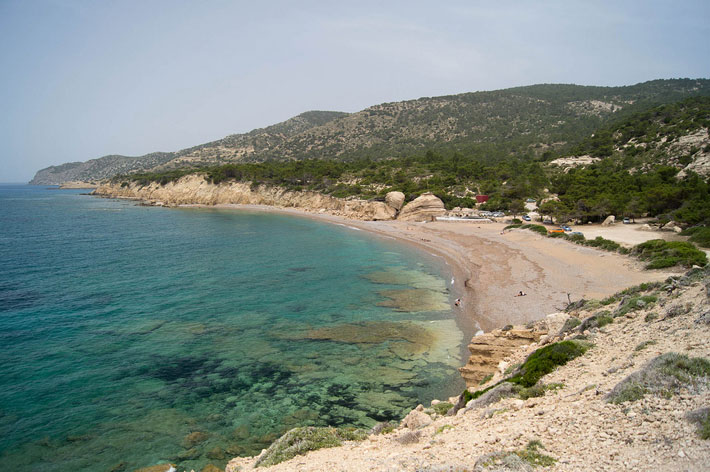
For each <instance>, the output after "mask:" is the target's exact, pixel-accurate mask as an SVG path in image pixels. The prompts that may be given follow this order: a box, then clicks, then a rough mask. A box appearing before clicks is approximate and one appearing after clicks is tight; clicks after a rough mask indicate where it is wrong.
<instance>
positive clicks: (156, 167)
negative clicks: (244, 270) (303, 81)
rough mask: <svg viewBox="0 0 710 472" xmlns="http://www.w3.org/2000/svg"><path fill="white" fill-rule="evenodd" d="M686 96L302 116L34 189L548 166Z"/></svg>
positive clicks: (528, 97)
mask: <svg viewBox="0 0 710 472" xmlns="http://www.w3.org/2000/svg"><path fill="white" fill-rule="evenodd" d="M693 96H710V80H707V79H697V80H696V79H673V80H656V81H651V82H645V83H642V84H637V85H633V86H624V87H591V86H578V85H559V84H558V85H554V84H543V85H533V86H527V87H517V88H511V89H506V90H498V91H492V92H475V93H464V94H459V95H449V96H442V97H432V98H429V97H425V98H419V99H416V100H408V101H402V102H393V103H383V104H380V105H375V106H372V107H369V108H366V109H365V110H362V111H360V112H357V113H352V114H347V113H340V112H308V113H304V114H301V115H299V116H297V117H294V118H292V119H290V120H287V121H285V122H283V123H280V124H277V125H273V126H270V127H267V128H263V129H257V130H254V131H251V132H249V133H245V134H235V135H230V136H227V137H226V138H224V139H221V140H218V141H213V142H210V143H205V144H202V145H199V146H195V147H192V148H188V149H184V150H182V151H178V152H175V153H159V154H160V156H162V157H161V159H159V160H156V159H147V158H148V156H153V155H154V154H158V153H154V154H153V155H147V156H142V157H137V158H125V157H123V156H107V157H104V158H100V159H95V160H92V161H88V162H87V163H83V164H82V165H80V166H78V167H76V168H75V169H74V170H73V171H72V172H68V173H67V172H63V173H61V174H58V173H57V172H55V171H56V168H48V169H43V170H41V171H40V172H38V175H37V176H36V177H35V179H34V180H33V183H50V181H53V182H51V183H58V182H56V181H57V180H61V179H65V180H87V179H101V178H105V177H106V176H108V175H110V174H111V172H113V173H114V175H115V174H119V173H125V172H126V170H125V169H119V168H118V167H119V166H118V164H119V163H120V162H121V159H131V160H132V161H131V162H135V163H134V164H132V166H131V169H130V170H129V172H145V171H165V170H171V169H179V168H183V167H202V166H208V165H215V164H224V163H237V162H264V161H271V160H278V161H286V160H303V159H334V160H357V159H362V158H369V159H373V160H381V159H390V158H399V157H407V156H412V155H419V154H423V153H424V152H426V151H427V150H432V151H435V152H438V153H441V154H442V155H446V156H450V155H453V154H454V153H455V152H458V153H461V154H462V155H465V156H466V157H467V159H475V160H477V161H479V162H481V163H484V162H485V163H493V162H498V161H503V160H508V159H509V158H516V159H521V160H529V159H534V158H539V157H544V158H545V159H547V158H549V157H550V156H552V155H559V154H562V153H566V152H569V151H571V150H572V149H574V148H575V146H577V145H578V144H579V143H580V142H581V141H582V140H584V139H585V138H588V137H589V136H590V135H591V134H592V133H593V132H594V131H595V130H597V129H599V128H600V127H602V126H605V125H608V124H609V123H613V122H616V121H619V120H622V119H624V118H626V117H628V116H631V115H633V114H634V113H638V112H642V111H646V110H648V109H650V108H651V107H653V106H656V105H659V104H667V103H675V102H677V101H679V100H682V99H684V98H688V97H693ZM114 164H116V165H115V166H114ZM113 167H115V169H112V168H113ZM124 167H125V166H124ZM72 175H73V176H74V177H72ZM78 176H81V179H80V178H78ZM70 177H72V178H70Z"/></svg>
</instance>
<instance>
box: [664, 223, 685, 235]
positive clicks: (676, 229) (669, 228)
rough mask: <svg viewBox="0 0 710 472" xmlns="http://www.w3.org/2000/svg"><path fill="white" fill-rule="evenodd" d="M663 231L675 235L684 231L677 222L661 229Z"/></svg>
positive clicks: (667, 224)
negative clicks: (671, 232)
mask: <svg viewBox="0 0 710 472" xmlns="http://www.w3.org/2000/svg"><path fill="white" fill-rule="evenodd" d="M661 231H673V232H675V233H680V232H681V231H683V230H682V229H681V227H680V226H678V223H676V222H675V221H669V222H668V223H666V224H665V225H663V226H662V227H661Z"/></svg>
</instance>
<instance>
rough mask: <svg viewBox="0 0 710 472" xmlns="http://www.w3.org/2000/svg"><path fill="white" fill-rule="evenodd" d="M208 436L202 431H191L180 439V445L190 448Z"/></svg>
mask: <svg viewBox="0 0 710 472" xmlns="http://www.w3.org/2000/svg"><path fill="white" fill-rule="evenodd" d="M208 437H209V435H208V434H207V433H203V432H202V431H195V432H192V433H190V434H188V435H187V436H185V439H183V440H182V447H184V448H185V449H190V448H192V447H195V446H197V445H198V444H200V443H203V442H205V441H206V440H207V438H208Z"/></svg>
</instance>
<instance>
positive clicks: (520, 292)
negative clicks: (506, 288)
mask: <svg viewBox="0 0 710 472" xmlns="http://www.w3.org/2000/svg"><path fill="white" fill-rule="evenodd" d="M525 295H527V293H525V292H523V291H522V290H521V291H519V292H518V294H517V295H516V297H524V296H525Z"/></svg>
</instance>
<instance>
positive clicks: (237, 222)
mask: <svg viewBox="0 0 710 472" xmlns="http://www.w3.org/2000/svg"><path fill="white" fill-rule="evenodd" d="M84 192H86V191H85V190H59V189H57V188H54V187H44V186H28V185H11V184H2V185H0V346H1V347H0V466H1V467H0V468H1V469H2V470H13V471H43V472H55V471H56V472H64V471H67V472H68V471H72V472H76V471H107V472H108V471H112V472H120V471H132V470H134V469H136V468H139V467H147V466H151V465H155V464H160V463H166V462H170V463H173V464H176V465H177V466H178V470H188V471H189V470H191V469H194V470H196V471H199V470H201V469H202V468H204V467H205V466H207V465H208V464H213V465H215V466H216V467H219V468H222V467H224V466H225V464H226V463H227V461H228V460H229V459H230V458H231V457H234V456H238V455H253V454H258V453H259V452H260V451H261V450H262V449H263V448H266V447H268V446H269V444H271V443H272V442H273V441H274V440H275V439H276V438H278V437H279V436H280V435H281V434H283V433H284V432H285V431H288V430H289V429H291V428H294V427H300V426H334V427H355V428H365V429H367V428H371V427H372V426H373V425H375V424H376V423H378V422H385V421H392V422H396V421H398V420H399V419H401V418H402V417H403V416H404V415H405V414H406V413H407V411H408V410H410V409H412V408H414V407H415V406H416V405H417V404H419V403H425V404H428V402H429V401H430V400H431V399H433V398H439V399H443V398H445V397H448V396H450V395H455V394H458V393H460V392H461V391H462V390H463V388H464V383H463V381H462V380H461V378H460V376H459V374H458V371H457V368H458V367H459V366H461V365H463V363H464V362H463V356H464V349H465V342H464V339H465V335H467V334H469V333H464V332H463V331H462V328H461V327H460V324H459V323H457V320H456V316H455V314H454V312H453V311H452V298H453V297H454V294H452V293H451V285H450V283H451V281H450V274H449V271H448V269H447V267H446V265H445V262H444V261H443V260H441V259H439V258H437V257H436V256H433V255H429V254H427V253H425V252H421V251H419V250H417V249H414V248H411V247H408V246H406V245H403V244H401V243H398V242H396V241H393V240H390V239H385V238H382V237H379V236H376V235H373V234H370V233H368V232H365V231H359V230H357V229H356V228H352V227H349V226H348V225H336V224H329V223H324V222H320V221H316V220H313V219H308V218H302V217H296V216H291V215H284V214H278V213H271V212H257V211H245V210H228V209H205V208H200V209H196V208H160V207H150V206H141V205H139V204H137V203H136V202H133V201H126V200H115V199H105V198H98V197H94V196H89V195H86V194H84Z"/></svg>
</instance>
